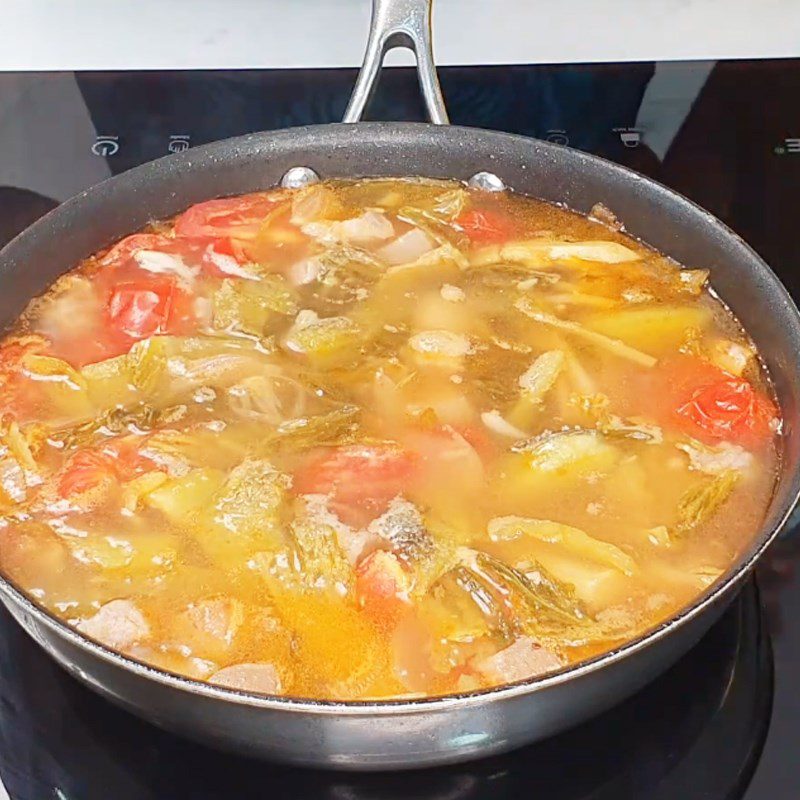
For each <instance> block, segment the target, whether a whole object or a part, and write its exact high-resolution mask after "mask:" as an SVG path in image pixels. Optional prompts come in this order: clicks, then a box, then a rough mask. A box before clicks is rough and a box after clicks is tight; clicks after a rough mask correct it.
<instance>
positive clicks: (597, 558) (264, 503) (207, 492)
mask: <svg viewBox="0 0 800 800" xmlns="http://www.w3.org/2000/svg"><path fill="white" fill-rule="evenodd" d="M596 211H597V213H596V214H594V215H593V216H592V217H589V218H583V217H580V216H577V215H575V214H572V213H570V212H568V211H565V210H562V209H559V208H554V207H552V206H549V205H546V204H543V203H541V202H537V201H534V200H530V199H525V198H521V197H515V196H513V195H508V194H486V193H480V192H474V191H471V190H468V189H466V188H465V187H463V186H461V185H459V184H456V183H450V182H436V181H426V180H364V181H351V182H331V183H323V184H318V185H315V186H311V187H308V188H304V189H300V190H295V191H284V190H276V191H271V192H265V193H260V194H253V195H248V196H243V197H236V198H229V199H220V200H210V201H208V202H205V203H200V204H198V205H196V206H193V207H192V208H190V209H188V210H187V211H185V212H184V213H182V214H180V215H179V216H178V217H177V218H175V219H173V220H167V221H162V222H157V223H153V224H152V225H151V226H150V228H149V229H147V230H145V231H142V232H140V233H136V234H134V235H132V236H129V237H127V238H125V239H123V240H122V241H120V242H117V243H116V244H114V245H113V246H112V247H111V248H109V249H108V250H106V251H103V252H100V253H97V254H95V255H94V256H92V257H91V258H88V259H86V260H85V261H84V262H83V263H81V264H80V265H78V267H77V268H76V269H74V270H73V271H72V272H69V273H67V274H66V275H65V276H64V277H62V278H61V279H60V280H59V281H57V282H56V284H55V285H54V286H53V287H52V288H51V290H50V291H49V293H47V294H46V295H44V296H43V297H41V298H38V299H36V300H34V301H33V302H32V303H31V304H30V306H29V308H28V309H27V311H26V312H25V314H24V315H23V316H22V318H21V319H20V320H19V321H18V323H17V324H16V326H15V327H14V329H13V330H12V331H11V332H10V333H9V334H8V335H7V336H6V337H5V339H4V340H3V341H2V343H1V344H0V387H1V391H0V415H1V416H0V515H2V516H1V517H0V568H1V569H2V571H3V573H4V574H5V575H7V576H8V577H10V578H11V579H12V580H13V581H14V582H16V583H17V584H18V585H19V586H20V587H21V588H22V589H24V590H25V591H26V592H27V593H28V594H29V595H30V596H31V597H33V598H34V599H35V600H36V601H38V602H39V603H40V604H42V605H43V606H44V607H45V608H47V609H49V610H50V611H51V612H53V613H54V614H56V615H58V616H59V617H61V618H62V619H64V620H66V621H67V622H68V623H69V624H70V625H73V626H75V627H76V628H78V629H79V630H80V631H82V632H83V633H85V634H86V635H88V636H90V637H92V638H94V639H96V640H98V641H100V642H102V643H103V644H105V645H107V646H109V647H111V648H114V649H117V650H119V651H121V652H123V653H125V654H127V655H129V656H131V657H133V658H136V659H139V660H141V661H144V662H147V663H149V664H153V665H155V666H157V667H160V668H162V669H165V670H169V671H172V672H176V673H179V674H183V675H188V676H191V677H193V678H197V679H201V680H208V681H210V682H213V683H217V684H221V685H224V686H229V687H234V688H239V689H244V690H249V691H255V692H266V693H274V694H291V695H295V696H304V697H315V698H330V699H365V698H382V697H401V696H426V695H437V694H444V693H448V692H457V691H469V690H475V689H480V688H484V687H488V686H493V685H496V684H501V683H506V682H510V681H515V680H521V679H525V678H529V677H531V676H535V675H539V674H542V673H547V672H550V671H552V670H557V669H559V668H561V667H563V666H566V665H568V664H570V663H573V662H577V661H580V660H582V659H585V658H587V657H589V656H592V655H594V654H597V653H601V652H603V651H605V650H608V649H610V648H613V647H617V646H619V645H620V644H622V643H624V642H625V641H626V640H629V639H631V638H632V637H635V636H637V635H639V634H641V633H642V632H644V631H645V630H647V629H649V628H651V627H652V626H654V625H656V624H658V623H659V622H660V621H663V620H664V619H665V618H667V617H669V616H671V615H672V614H674V613H675V612H676V611H677V610H678V609H680V608H681V607H682V606H684V605H686V604H687V603H690V602H691V601H692V600H693V599H694V598H695V597H696V596H697V595H698V594H699V593H700V592H701V591H702V590H703V589H704V588H705V587H707V586H708V585H710V584H711V583H713V582H714V581H715V580H716V579H717V578H718V577H719V576H720V575H721V574H722V573H723V572H724V571H725V570H726V569H727V568H728V567H729V566H730V564H731V563H732V561H733V560H734V559H736V557H737V555H738V554H739V553H740V552H741V551H742V549H743V548H744V547H746V546H747V544H748V542H749V540H750V539H751V537H752V536H753V535H754V532H755V531H756V530H757V529H758V527H759V525H760V523H761V521H762V517H763V515H764V513H765V509H766V507H767V504H768V502H769V499H770V495H771V492H772V488H773V483H774V480H775V473H776V467H777V438H778V437H779V435H780V414H779V411H778V408H777V407H776V405H775V404H774V403H773V401H772V400H771V399H770V392H769V385H768V382H767V380H766V375H765V374H764V372H763V371H762V369H761V366H760V363H759V360H758V358H757V354H756V352H755V350H754V348H753V345H752V343H751V342H750V340H749V339H748V338H747V336H746V334H745V333H744V332H743V331H742V330H741V328H740V327H739V325H738V324H737V322H736V320H735V319H733V318H732V317H731V315H730V314H729V313H728V312H727V311H726V310H725V308H724V307H723V306H722V305H721V304H720V303H719V302H718V301H716V300H715V299H714V297H713V295H712V294H710V293H709V291H708V289H707V288H706V282H707V279H708V273H707V272H706V271H705V270H702V269H682V268H680V267H679V266H678V265H676V264H674V263H672V262H671V261H669V260H668V259H666V258H664V257H662V256H661V255H659V254H658V253H655V252H653V251H651V250H649V249H647V248H646V247H644V246H643V245H641V244H640V243H638V242H635V241H633V240H631V239H630V238H628V237H626V236H625V235H624V234H623V233H622V232H620V229H619V226H618V225H616V224H614V219H613V217H612V216H611V214H610V213H609V212H608V211H607V210H606V209H602V208H598V209H597V210H596ZM32 267H35V265H32Z"/></svg>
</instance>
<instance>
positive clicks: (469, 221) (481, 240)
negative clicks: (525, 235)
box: [455, 208, 516, 244]
mask: <svg viewBox="0 0 800 800" xmlns="http://www.w3.org/2000/svg"><path fill="white" fill-rule="evenodd" d="M455 225H456V227H457V228H458V229H459V230H461V231H463V232H464V233H465V234H466V235H467V236H468V237H469V240H470V242H472V244H498V243H500V242H506V241H508V240H509V239H510V238H512V236H513V235H514V233H515V229H516V226H515V225H514V223H513V221H512V220H511V219H509V218H508V217H507V216H505V214H501V213H500V212H498V211H490V210H489V209H478V208H470V209H468V210H467V211H464V212H463V213H461V214H460V215H459V216H458V217H456V219H455Z"/></svg>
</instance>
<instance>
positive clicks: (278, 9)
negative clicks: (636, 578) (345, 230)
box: [0, 0, 800, 70]
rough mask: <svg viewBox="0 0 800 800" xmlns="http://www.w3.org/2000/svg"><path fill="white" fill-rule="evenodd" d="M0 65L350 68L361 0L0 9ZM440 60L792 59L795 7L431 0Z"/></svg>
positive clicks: (22, 1)
mask: <svg viewBox="0 0 800 800" xmlns="http://www.w3.org/2000/svg"><path fill="white" fill-rule="evenodd" d="M0 6H2V17H1V18H0V70H58V69H149V68H152V69H197V68H203V67H205V68H236V67H323V66H328V67H330V66H354V65H356V64H357V63H359V62H360V60H361V56H362V53H363V48H364V42H365V39H366V32H367V26H368V22H369V7H370V3H369V0H0ZM434 9H435V10H434V17H435V21H434V24H435V31H436V35H435V40H436V54H437V61H438V62H439V63H441V64H492V63H498V64H502V63H506V64H507V63H563V62H581V61H625V60H644V61H653V60H680V59H720V58H760V57H787V56H800V0H435V5H434Z"/></svg>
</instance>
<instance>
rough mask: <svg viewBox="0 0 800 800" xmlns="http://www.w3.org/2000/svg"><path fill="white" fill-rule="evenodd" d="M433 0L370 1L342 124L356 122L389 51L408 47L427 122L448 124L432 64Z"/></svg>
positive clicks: (372, 90)
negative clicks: (369, 17) (366, 34)
mask: <svg viewBox="0 0 800 800" xmlns="http://www.w3.org/2000/svg"><path fill="white" fill-rule="evenodd" d="M431 4H432V0H372V21H371V23H370V30H369V40H368V41H367V50H366V52H365V54H364V63H363V64H362V65H361V71H360V72H359V73H358V78H357V80H356V85H355V87H354V88H353V94H352V95H351V96H350V102H349V103H348V104H347V110H346V111H345V112H344V119H343V120H342V121H343V122H358V121H359V120H360V119H361V117H362V116H363V114H364V109H365V107H366V105H367V103H368V102H369V99H370V97H371V95H372V93H373V92H374V90H375V87H376V86H377V83H378V75H379V74H380V71H381V67H382V66H383V60H384V58H385V56H386V53H388V52H389V50H394V49H395V48H396V47H407V48H408V49H410V50H411V51H412V52H413V53H414V55H415V56H416V59H417V76H418V77H419V85H420V89H421V90H422V97H423V100H424V101H425V107H426V109H427V111H428V117H429V118H430V121H431V122H433V123H434V124H435V125H447V124H448V122H449V119H448V117H447V109H446V108H445V105H444V98H443V97H442V88H441V86H440V85H439V76H438V75H437V74H436V64H435V63H434V61H433V44H432V35H431Z"/></svg>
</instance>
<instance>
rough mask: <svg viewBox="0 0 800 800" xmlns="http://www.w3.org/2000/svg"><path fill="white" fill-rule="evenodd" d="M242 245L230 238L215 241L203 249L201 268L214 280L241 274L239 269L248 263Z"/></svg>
mask: <svg viewBox="0 0 800 800" xmlns="http://www.w3.org/2000/svg"><path fill="white" fill-rule="evenodd" d="M247 261H249V259H248V258H247V256H246V254H245V252H244V250H243V249H242V246H241V244H240V243H239V242H238V241H237V240H236V239H231V238H230V237H226V238H222V239H214V240H212V241H211V242H208V243H207V244H206V245H205V247H204V249H203V256H202V259H201V262H200V266H201V267H202V268H203V272H205V273H206V274H207V275H210V276H211V277H213V278H230V277H231V276H232V275H233V276H236V275H238V274H239V270H238V268H239V267H240V266H241V265H242V264H245V263H247Z"/></svg>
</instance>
